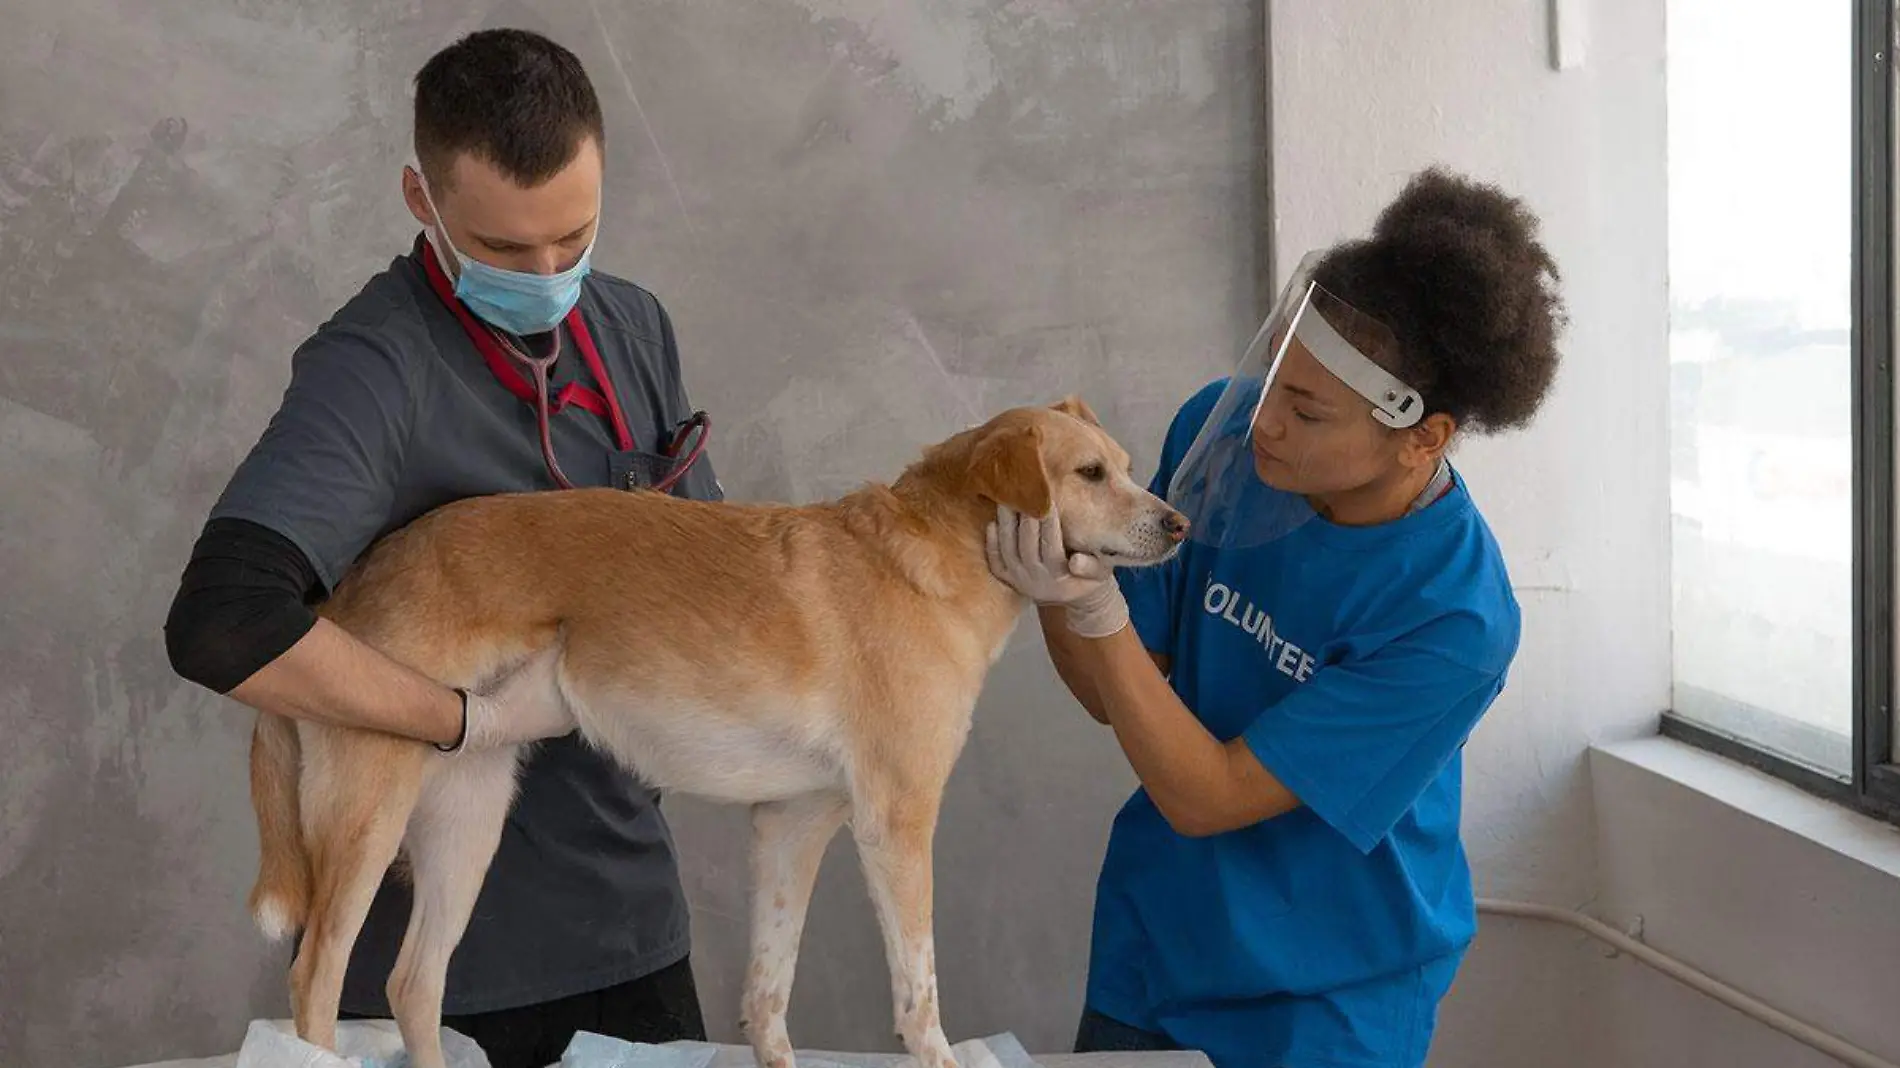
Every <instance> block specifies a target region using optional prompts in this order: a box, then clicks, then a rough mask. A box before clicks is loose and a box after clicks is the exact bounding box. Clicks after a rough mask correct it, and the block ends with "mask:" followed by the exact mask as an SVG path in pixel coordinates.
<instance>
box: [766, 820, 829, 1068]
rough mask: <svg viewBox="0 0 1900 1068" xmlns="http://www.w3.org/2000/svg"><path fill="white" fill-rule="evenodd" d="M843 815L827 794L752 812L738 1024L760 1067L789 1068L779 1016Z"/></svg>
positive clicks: (789, 1053) (781, 1016)
mask: <svg viewBox="0 0 1900 1068" xmlns="http://www.w3.org/2000/svg"><path fill="white" fill-rule="evenodd" d="M849 811H850V803H849V801H848V800H847V799H846V798H845V797H844V795H842V794H832V793H821V794H809V795H807V796H805V797H797V798H793V799H791V800H789V801H773V802H768V803H765V804H760V805H754V806H752V965H751V967H750V969H748V970H747V972H746V982H745V998H744V1002H745V1003H744V1023H745V1030H746V1036H747V1037H748V1038H749V1039H750V1040H751V1042H752V1049H753V1052H754V1054H755V1055H756V1056H757V1058H758V1063H759V1065H760V1068H793V1060H792V1041H791V1036H790V1034H789V1033H788V1032H787V1031H786V1028H785V1012H786V1010H787V1008H789V1007H790V1004H791V997H792V974H793V972H794V971H795V969H796V965H797V961H798V942H799V936H800V934H801V933H802V932H803V931H804V928H805V912H806V909H807V906H809V905H810V904H811V890H812V884H813V883H814V882H816V881H817V878H818V866H819V864H820V862H822V861H823V860H824V857H825V847H826V846H827V845H828V844H830V842H831V839H832V836H833V835H835V834H837V833H838V827H839V826H840V825H841V824H843V823H844V818H845V815H846V814H847V813H848V812H849Z"/></svg>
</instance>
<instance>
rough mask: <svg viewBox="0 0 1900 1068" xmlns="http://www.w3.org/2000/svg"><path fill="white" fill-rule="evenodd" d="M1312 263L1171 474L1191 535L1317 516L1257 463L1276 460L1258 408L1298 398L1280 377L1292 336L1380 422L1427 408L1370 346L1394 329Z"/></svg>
mask: <svg viewBox="0 0 1900 1068" xmlns="http://www.w3.org/2000/svg"><path fill="white" fill-rule="evenodd" d="M1318 263H1319V256H1318V254H1310V255H1308V256H1307V257H1306V258H1305V259H1304V260H1302V261H1301V263H1300V266H1299V269H1298V270H1297V271H1295V272H1294V275H1293V277H1292V278H1291V279H1290V280H1289V281H1288V282H1287V285H1286V287H1285V288H1284V289H1283V290H1282V291H1281V293H1280V296H1279V299H1278V300H1277V301H1276V302H1275V304H1274V307H1273V310H1272V311H1271V312H1270V313H1269V314H1268V316H1267V318H1266V321H1265V322H1263V323H1261V325H1260V329H1259V330H1258V331H1257V332H1255V334H1254V337H1253V340H1252V342H1251V343H1249V345H1248V346H1247V349H1246V352H1245V353H1244V354H1243V355H1242V356H1241V359H1240V362H1239V363H1238V364H1237V365H1236V366H1235V368H1234V371H1233V373H1232V374H1231V375H1229V376H1228V378H1227V380H1226V384H1225V386H1224V387H1223V389H1222V391H1221V394H1220V396H1219V397H1218V398H1217V399H1216V400H1215V402H1214V405H1213V407H1212V408H1211V409H1210V410H1209V411H1208V414H1207V416H1206V418H1205V419H1204V420H1203V421H1202V423H1201V427H1200V430H1199V431H1198V432H1197V433H1196V435H1195V438H1194V440H1193V442H1192V444H1190V445H1189V446H1188V450H1187V452H1186V454H1185V455H1184V456H1183V457H1182V459H1181V462H1180V464H1179V465H1178V466H1177V467H1176V468H1175V471H1174V474H1173V476H1172V478H1171V479H1170V480H1169V484H1168V493H1167V499H1168V503H1169V504H1171V505H1173V506H1174V507H1175V508H1177V509H1179V510H1180V511H1181V512H1182V513H1183V514H1185V515H1186V516H1187V517H1188V519H1189V521H1190V525H1189V528H1188V530H1189V534H1188V537H1189V538H1190V540H1193V541H1198V542H1201V543H1203V544H1209V545H1215V546H1221V547H1227V548H1245V547H1249V546H1254V545H1260V544H1264V543H1266V542H1269V541H1272V540H1274V539H1276V538H1280V537H1284V536H1285V535H1287V534H1288V533H1291V532H1292V531H1293V530H1295V529H1297V528H1298V527H1299V526H1300V525H1301V524H1303V523H1305V522H1306V521H1307V520H1309V519H1311V518H1312V517H1313V514H1314V513H1313V511H1312V508H1311V506H1310V505H1309V504H1307V502H1306V500H1305V498H1304V497H1302V496H1300V495H1299V494H1294V493H1283V492H1279V491H1277V490H1275V489H1273V488H1272V487H1271V486H1269V485H1267V483H1266V482H1265V481H1263V479H1262V476H1261V474H1260V471H1259V465H1261V464H1263V463H1272V462H1282V461H1278V460H1275V459H1274V458H1273V457H1271V456H1270V455H1267V456H1263V455H1262V452H1261V451H1259V450H1257V445H1258V444H1259V442H1260V440H1261V436H1259V435H1257V434H1256V429H1257V427H1258V426H1259V424H1260V421H1261V419H1262V417H1263V413H1266V412H1269V411H1273V412H1276V413H1279V412H1283V411H1285V410H1286V409H1287V407H1288V406H1290V405H1294V404H1297V403H1298V402H1297V401H1295V400H1293V399H1292V398H1291V397H1290V396H1289V391H1288V387H1287V386H1286V385H1285V384H1284V383H1283V382H1282V381H1281V371H1282V368H1283V367H1284V366H1285V364H1286V361H1287V359H1288V357H1289V354H1291V353H1294V352H1295V348H1296V346H1297V350H1298V351H1299V352H1303V353H1305V354H1306V355H1308V356H1310V357H1311V358H1312V360H1313V362H1314V363H1316V364H1318V365H1319V366H1320V367H1322V368H1324V369H1325V371H1326V372H1327V373H1328V374H1330V375H1331V376H1332V377H1333V378H1336V379H1338V380H1339V382H1341V383H1343V384H1344V385H1345V386H1347V387H1348V388H1349V389H1350V390H1351V391H1352V392H1353V393H1354V394H1356V395H1357V396H1358V397H1359V398H1361V399H1363V400H1364V401H1365V403H1366V404H1368V405H1370V412H1369V414H1370V416H1371V418H1373V419H1374V420H1376V421H1378V422H1379V423H1380V424H1381V425H1383V426H1386V427H1389V428H1392V429H1395V430H1396V429H1404V428H1407V427H1411V426H1414V425H1416V424H1417V423H1418V421H1419V420H1420V419H1422V418H1424V415H1425V401H1424V398H1423V396H1422V395H1421V394H1420V393H1419V391H1418V390H1416V389H1414V388H1412V387H1411V386H1410V385H1408V384H1407V383H1406V382H1404V381H1402V380H1401V379H1399V378H1398V377H1397V376H1395V375H1393V374H1392V373H1391V372H1390V371H1387V370H1386V369H1385V368H1384V367H1383V366H1381V365H1380V364H1379V363H1378V362H1377V361H1375V360H1374V359H1373V358H1372V355H1371V354H1370V353H1371V352H1380V351H1383V352H1391V351H1394V350H1395V348H1396V342H1395V339H1394V336H1393V334H1392V331H1391V330H1390V329H1389V328H1387V327H1386V326H1385V325H1384V324H1383V323H1381V322H1379V321H1378V320H1377V319H1374V318H1373V317H1372V316H1370V315H1367V314H1365V313H1364V312H1361V311H1359V310H1358V309H1356V308H1354V307H1353V306H1352V305H1351V304H1349V303H1347V302H1346V301H1344V300H1342V299H1340V298H1339V297H1338V296H1337V295H1335V294H1333V293H1331V292H1329V291H1327V290H1326V289H1325V288H1324V287H1322V286H1320V285H1319V284H1318V283H1317V282H1315V281H1314V280H1313V274H1314V268H1315V267H1316V266H1317V265H1318ZM1292 392H1298V391H1292ZM1276 417H1278V416H1277V415H1276Z"/></svg>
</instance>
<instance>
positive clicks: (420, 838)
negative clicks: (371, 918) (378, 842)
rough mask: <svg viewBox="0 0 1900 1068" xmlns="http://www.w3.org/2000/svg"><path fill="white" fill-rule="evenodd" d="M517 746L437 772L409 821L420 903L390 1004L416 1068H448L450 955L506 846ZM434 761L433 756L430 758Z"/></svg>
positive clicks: (470, 755)
mask: <svg viewBox="0 0 1900 1068" xmlns="http://www.w3.org/2000/svg"><path fill="white" fill-rule="evenodd" d="M519 752H520V750H519V749H517V748H515V747H507V748H501V749H490V750H483V751H475V752H466V753H459V754H457V755H455V756H453V757H441V758H434V759H438V760H439V761H440V764H439V766H438V767H436V768H434V769H432V770H431V773H430V777H429V782H428V785H427V786H426V787H425V788H424V790H423V792H422V797H421V799H420V800H419V801H418V802H417V804H416V808H415V814H414V815H413V816H412V817H411V818H410V820H409V830H408V835H407V837H406V838H405V843H406V847H405V852H406V854H407V856H408V860H409V869H410V873H411V882H412V883H413V885H414V887H415V896H414V903H413V904H412V905H411V906H410V911H409V928H408V930H407V932H406V933H404V935H403V939H402V949H401V951H400V952H399V953H398V954H397V956H396V966H395V968H394V969H392V970H391V972H390V974H389V986H388V993H389V1005H390V1009H391V1011H392V1012H393V1013H394V1015H395V1017H396V1024H397V1026H398V1027H399V1028H400V1029H401V1030H402V1042H403V1046H404V1048H405V1049H406V1050H407V1051H408V1053H409V1061H410V1063H411V1064H413V1065H415V1066H416V1068H445V1065H446V1063H447V1062H446V1060H445V1059H444V1057H443V1054H442V995H443V990H444V987H445V985H446V982H447V976H448V970H449V957H450V955H451V954H452V953H453V952H454V951H455V947H456V945H457V943H459V942H460V941H461V940H462V934H463V932H464V931H466V930H467V928H468V920H469V916H470V915H471V914H472V913H473V912H474V910H475V898H476V896H477V895H478V894H479V893H480V891H481V888H482V881H483V879H484V877H485V876H486V875H487V874H488V865H489V862H490V861H491V860H493V859H494V855H495V847H496V846H497V845H498V844H499V843H500V841H501V830H502V825H503V823H504V822H505V821H506V820H507V816H508V808H509V806H510V805H511V804H512V803H513V801H514V796H515V766H516V764H515V761H516V756H517V754H518V753H519ZM431 756H432V757H433V754H431Z"/></svg>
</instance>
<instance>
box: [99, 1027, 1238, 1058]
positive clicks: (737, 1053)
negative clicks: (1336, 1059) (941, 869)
mask: <svg viewBox="0 0 1900 1068" xmlns="http://www.w3.org/2000/svg"><path fill="white" fill-rule="evenodd" d="M337 1047H338V1051H339V1052H338V1053H330V1052H328V1051H327V1050H321V1049H318V1048H316V1047H315V1046H312V1045H310V1044H308V1043H306V1042H302V1041H300V1040H298V1038H297V1037H296V1035H295V1034H294V1033H292V1031H291V1027H290V1022H289V1021H288V1020H253V1021H251V1024H250V1027H249V1028H248V1030H247V1031H246V1032H245V1035H244V1044H243V1046H242V1047H241V1048H240V1049H239V1050H238V1052H236V1053H227V1054H224V1055H222V1056H217V1057H206V1058H202V1059H197V1060H172V1061H154V1062H151V1063H147V1064H141V1065H128V1066H127V1068H407V1066H408V1063H409V1061H408V1057H407V1056H406V1055H405V1054H404V1053H403V1051H402V1036H401V1035H400V1034H398V1033H397V1031H396V1025H395V1024H394V1023H391V1022H390V1021H388V1020H345V1021H343V1022H341V1023H339V1024H338V1025H337ZM442 1047H443V1052H444V1053H445V1054H447V1056H448V1060H449V1068H488V1058H486V1057H484V1056H483V1055H482V1051H481V1050H480V1049H479V1048H478V1047H476V1045H475V1044H474V1043H473V1042H471V1041H469V1039H468V1038H467V1037H466V1036H464V1035H461V1034H458V1033H456V1032H455V1031H453V1030H451V1029H448V1028H444V1029H443V1041H442ZM953 1048H954V1051H955V1053H956V1055H957V1061H958V1064H959V1065H961V1066H962V1068H1213V1065H1212V1063H1211V1062H1210V1061H1208V1059H1207V1058H1206V1057H1205V1056H1204V1055H1202V1054H1199V1053H1082V1054H1077V1053H1048V1054H1041V1055H1038V1056H1034V1057H1031V1056H1030V1055H1029V1054H1028V1053H1026V1052H1025V1051H1024V1050H1023V1047H1022V1045H1021V1043H1019V1042H1017V1040H1016V1038H1015V1036H1014V1035H1010V1034H1001V1035H992V1036H990V1037H988V1038H978V1039H970V1040H967V1041H964V1042H959V1043H956V1044H955V1046H954V1047H953ZM797 1056H798V1064H799V1068H909V1066H910V1065H912V1064H913V1063H914V1062H912V1061H911V1060H910V1058H909V1057H908V1056H907V1055H905V1054H902V1053H843V1052H834V1051H827V1050H810V1051H806V1050H799V1051H798V1052H797ZM548 1068H754V1061H753V1058H752V1049H751V1047H749V1046H740V1045H723V1044H714V1043H704V1042H669V1043H667V1044H666V1045H663V1046H649V1045H639V1044H634V1043H629V1042H622V1041H620V1040H618V1039H611V1038H605V1037H603V1036H600V1035H590V1034H581V1035H576V1036H575V1039H574V1042H573V1043H572V1044H571V1045H570V1046H569V1047H568V1050H567V1053H566V1054H565V1055H564V1056H563V1057H562V1059H561V1060H560V1061H559V1062H557V1063H556V1064H554V1065H549V1066H548Z"/></svg>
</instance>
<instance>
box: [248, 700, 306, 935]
mask: <svg viewBox="0 0 1900 1068" xmlns="http://www.w3.org/2000/svg"><path fill="white" fill-rule="evenodd" d="M302 763H303V753H302V745H301V744H300V743H299V741H298V739H297V724H296V723H294V722H292V721H291V720H289V719H287V718H285V717H283V716H274V715H271V714H270V713H268V712H260V713H258V715H257V726H256V727H254V728H253V729H252V731H251V808H252V810H253V811H254V812H255V813H256V815H257V844H258V865H257V884H256V885H255V886H253V887H251V900H250V906H251V919H252V920H254V921H256V923H257V927H258V929H259V930H261V931H263V932H264V936H265V937H266V938H269V939H271V940H272V941H280V940H282V939H284V938H288V937H289V936H291V935H293V934H295V933H296V932H297V931H299V930H301V929H302V928H303V925H304V921H305V920H306V919H307V918H308V917H309V914H310V881H311V876H310V854H309V851H308V850H307V849H306V848H305V846H304V840H303V813H302V809H301V806H300V804H299V802H298V778H299V775H298V771H299V768H300V766H301V765H302Z"/></svg>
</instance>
